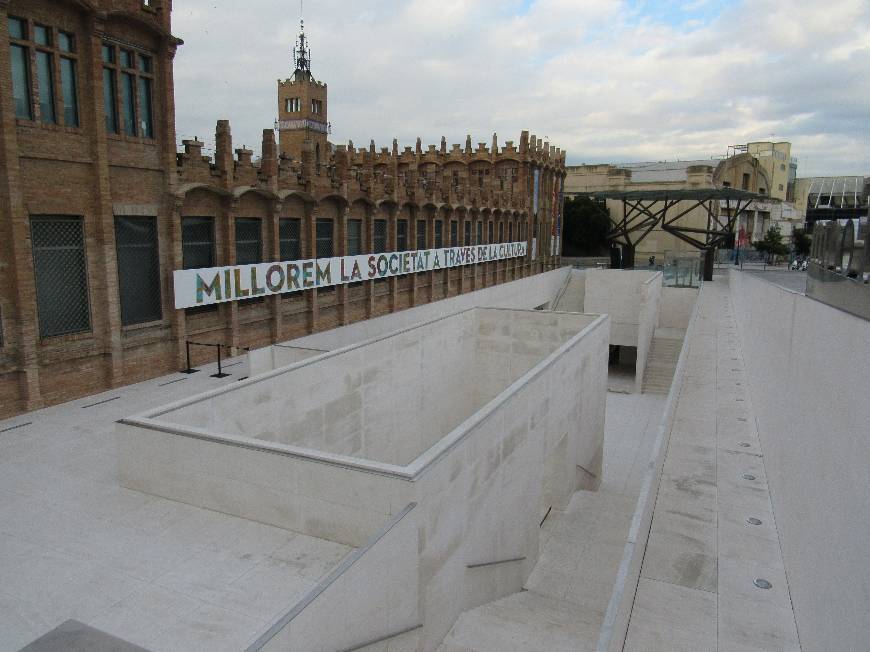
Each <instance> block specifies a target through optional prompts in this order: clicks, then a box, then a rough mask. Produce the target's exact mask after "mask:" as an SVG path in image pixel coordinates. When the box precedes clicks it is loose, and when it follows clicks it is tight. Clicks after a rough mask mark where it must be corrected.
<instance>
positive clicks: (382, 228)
mask: <svg viewBox="0 0 870 652" xmlns="http://www.w3.org/2000/svg"><path fill="white" fill-rule="evenodd" d="M386 250H387V221H386V220H375V232H374V237H373V238H372V253H375V254H382V253H384V252H385V251H386Z"/></svg>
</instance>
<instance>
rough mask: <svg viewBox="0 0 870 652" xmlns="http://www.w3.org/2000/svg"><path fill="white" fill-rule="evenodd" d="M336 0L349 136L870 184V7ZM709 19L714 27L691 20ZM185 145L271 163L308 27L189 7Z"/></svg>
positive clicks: (341, 118) (329, 11) (223, 8)
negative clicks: (761, 157)
mask: <svg viewBox="0 0 870 652" xmlns="http://www.w3.org/2000/svg"><path fill="white" fill-rule="evenodd" d="M713 5H715V2H712V3H711V2H690V3H674V5H673V12H672V13H671V14H665V15H662V14H661V13H660V14H653V13H650V12H649V11H648V9H649V7H647V5H646V4H644V3H641V2H629V1H628V0H537V1H535V2H532V3H528V2H520V1H519V0H439V1H438V2H433V1H432V0H405V1H398V0H397V1H393V2H390V1H387V0H368V1H365V2H355V3H348V2H346V0H345V1H344V2H341V1H339V0H323V1H322V2H319V3H317V4H316V5H315V4H309V5H308V7H306V32H307V33H308V35H309V37H310V42H311V48H312V54H313V59H312V60H313V63H312V69H313V72H314V74H315V76H317V77H318V78H319V79H321V80H322V81H325V82H327V83H328V84H329V119H330V121H331V122H332V124H333V139H334V140H335V141H336V142H344V141H346V140H347V139H348V138H350V139H353V140H354V142H355V143H356V144H357V145H363V144H367V143H368V142H369V140H370V139H371V138H374V139H375V142H376V143H377V145H378V146H382V145H388V144H389V143H390V141H391V140H392V139H393V138H394V137H396V138H398V139H399V141H400V143H402V144H412V143H413V142H414V140H415V138H416V137H417V136H418V135H419V136H420V137H422V138H423V141H424V143H437V142H438V141H439V140H440V138H441V136H442V135H444V136H446V137H447V140H448V142H449V143H454V142H456V143H461V142H464V141H465V134H466V133H471V134H472V139H473V141H474V142H475V143H476V142H487V143H488V142H489V141H490V139H491V138H492V133H493V131H496V132H498V135H499V140H500V141H504V140H514V141H516V140H518V138H519V133H520V131H521V130H522V129H529V130H531V131H532V132H533V133H536V134H537V135H538V136H542V137H543V136H547V137H549V138H550V139H551V141H552V142H553V144H555V145H557V146H559V147H562V148H564V149H566V150H567V151H568V154H569V161H571V162H578V163H579V162H592V161H626V160H637V159H654V160H659V159H665V158H668V159H672V158H675V157H677V156H679V157H682V158H690V157H691V158H694V157H698V158H702V157H707V156H710V155H715V154H721V153H724V152H725V150H726V148H727V146H728V145H732V144H736V143H743V142H747V141H750V140H757V139H767V138H769V137H770V135H771V134H774V135H775V138H776V139H781V140H790V141H791V142H792V143H793V153H794V155H796V156H798V157H799V159H800V164H799V174H800V175H811V174H846V173H855V174H858V173H870V154H868V152H870V135H868V134H870V130H868V128H867V127H868V124H870V74H868V71H870V36H868V35H870V3H867V2H866V1H865V0H826V2H825V3H819V2H817V1H816V0H792V1H790V2H788V1H786V0H754V1H753V2H734V3H729V5H728V6H727V8H725V9H723V10H721V12H720V13H719V14H718V16H715V17H711V16H713V14H712V13H709V12H710V8H711V6H713ZM695 10H697V11H700V12H701V13H700V14H695V13H693V12H694V11H695ZM173 17H174V28H173V31H174V32H175V33H176V34H177V35H178V36H180V37H181V38H183V39H184V40H185V42H186V43H185V45H184V46H182V47H181V48H180V50H179V53H178V55H177V56H176V66H175V75H176V79H175V81H176V111H177V123H178V133H179V138H181V137H190V136H193V135H197V136H199V137H200V138H203V139H205V140H207V141H208V140H213V132H214V123H215V121H216V120H217V119H220V118H228V119H230V120H231V125H232V130H233V135H234V142H235V143H236V146H240V145H241V144H246V145H247V146H249V147H251V148H253V149H254V150H255V151H258V150H259V142H260V139H261V135H262V129H264V128H269V127H271V126H272V124H273V121H274V119H275V115H276V111H277V99H276V93H277V90H276V79H278V78H279V77H280V78H285V77H288V76H289V75H290V74H291V64H292V59H291V55H290V48H291V47H292V43H293V41H294V39H295V36H296V33H297V32H298V14H297V9H296V7H295V6H292V8H289V9H288V3H277V2H274V1H269V2H267V1H265V0H248V1H247V2H245V3H236V2H216V1H215V0H212V1H211V2H205V0H176V2H175V11H174V12H173Z"/></svg>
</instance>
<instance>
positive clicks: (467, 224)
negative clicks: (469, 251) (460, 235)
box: [462, 220, 471, 247]
mask: <svg viewBox="0 0 870 652" xmlns="http://www.w3.org/2000/svg"><path fill="white" fill-rule="evenodd" d="M462 244H463V245H465V246H466V247H467V246H469V245H470V244H471V222H469V221H468V220H465V239H464V240H463V241H462Z"/></svg>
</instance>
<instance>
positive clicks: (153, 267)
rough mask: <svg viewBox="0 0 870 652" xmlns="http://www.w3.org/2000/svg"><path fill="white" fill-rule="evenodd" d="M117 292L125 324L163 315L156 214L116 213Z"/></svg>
mask: <svg viewBox="0 0 870 652" xmlns="http://www.w3.org/2000/svg"><path fill="white" fill-rule="evenodd" d="M115 245H116V247H117V250H118V292H119V294H120V297H121V323H122V324H123V325H124V326H129V325H131V324H142V323H145V322H149V321H157V320H159V319H162V318H163V310H162V309H161V306H160V258H159V255H158V251H157V218H155V217H127V216H123V217H122V216H117V215H116V216H115Z"/></svg>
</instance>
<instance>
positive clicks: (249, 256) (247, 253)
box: [236, 217, 263, 305]
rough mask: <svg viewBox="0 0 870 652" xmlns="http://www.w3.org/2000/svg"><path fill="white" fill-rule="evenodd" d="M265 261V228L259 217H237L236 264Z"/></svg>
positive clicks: (246, 301)
mask: <svg viewBox="0 0 870 652" xmlns="http://www.w3.org/2000/svg"><path fill="white" fill-rule="evenodd" d="M262 262H263V229H262V220H261V219H260V218H259V217H237V218H236V265H254V264H256V263H262ZM261 301H263V297H252V298H250V299H242V300H241V301H239V304H240V305H247V304H251V303H260V302H261Z"/></svg>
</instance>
